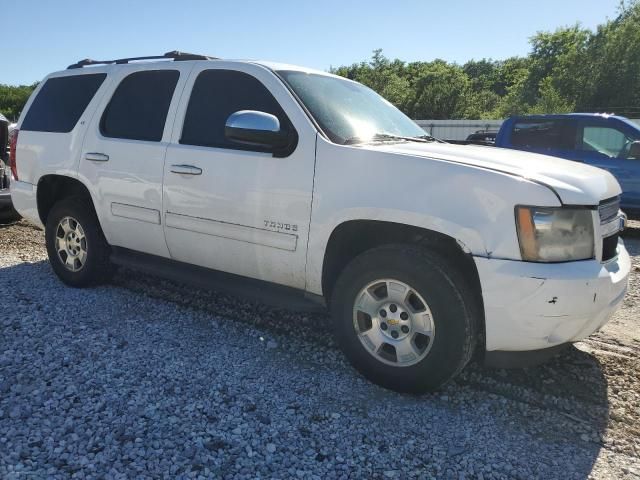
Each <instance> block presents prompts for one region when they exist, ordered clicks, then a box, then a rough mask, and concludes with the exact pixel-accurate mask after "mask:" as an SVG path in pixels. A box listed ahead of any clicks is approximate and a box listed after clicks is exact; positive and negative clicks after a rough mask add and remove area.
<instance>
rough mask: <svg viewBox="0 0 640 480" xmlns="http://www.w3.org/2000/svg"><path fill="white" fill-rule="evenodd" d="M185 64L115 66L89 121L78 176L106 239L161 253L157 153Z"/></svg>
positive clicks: (183, 78)
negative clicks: (90, 192) (93, 197)
mask: <svg viewBox="0 0 640 480" xmlns="http://www.w3.org/2000/svg"><path fill="white" fill-rule="evenodd" d="M191 65H192V64H182V63H178V62H173V63H170V64H168V65H167V67H166V68H161V69H160V68H158V64H155V65H143V64H142V65H141V64H139V65H126V66H123V67H120V68H119V69H116V70H115V72H114V74H113V78H112V79H111V90H110V92H109V93H107V94H106V95H105V96H104V98H103V101H102V103H101V105H100V106H99V108H98V110H97V112H96V114H95V115H94V116H93V118H92V120H91V125H90V126H89V128H88V131H87V135H86V137H85V141H84V145H83V148H82V153H81V156H80V166H79V175H80V177H81V178H82V179H83V180H84V182H85V183H87V184H88V185H89V186H90V187H91V188H92V190H93V192H95V195H96V197H97V198H96V201H97V205H96V209H97V211H98V217H99V218H100V223H101V225H102V229H103V230H104V233H105V236H106V238H107V241H108V242H109V243H110V244H111V245H116V246H120V247H125V248H129V249H132V250H137V251H140V252H145V253H150V254H154V255H160V256H163V257H168V256H169V252H168V249H167V245H166V242H165V240H164V232H163V227H162V221H161V210H162V175H163V165H164V157H165V153H166V149H167V144H168V140H169V137H170V134H171V128H172V122H171V121H167V119H172V118H173V117H174V112H175V109H176V107H177V104H178V101H179V94H180V92H181V91H182V87H183V85H184V83H185V81H186V77H187V75H188V72H189V70H190V69H191Z"/></svg>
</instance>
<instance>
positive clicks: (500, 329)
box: [474, 240, 631, 352]
mask: <svg viewBox="0 0 640 480" xmlns="http://www.w3.org/2000/svg"><path fill="white" fill-rule="evenodd" d="M474 260H475V262H476V266H477V268H478V274H479V276H480V283H481V286H482V296H483V300H484V308H485V327H486V350H487V351H489V352H491V351H496V350H498V351H530V350H541V349H547V348H550V347H554V346H556V345H560V344H563V343H568V342H577V341H579V340H582V339H583V338H585V337H587V336H589V335H591V334H592V333H593V332H595V331H597V330H598V329H600V328H601V327H602V326H603V325H604V324H605V323H606V322H607V321H608V320H609V318H610V317H611V316H612V315H613V313H614V312H615V311H616V309H617V308H618V306H619V305H620V304H621V302H622V300H623V298H624V295H625V293H626V291H627V281H628V278H629V272H630V270H631V260H630V259H629V254H628V253H627V250H626V249H625V248H624V243H623V241H622V240H619V242H618V255H617V257H616V258H614V259H612V260H610V261H608V262H606V263H600V262H598V261H596V260H587V261H581V262H567V263H531V262H521V261H513V260H499V259H490V258H484V257H474Z"/></svg>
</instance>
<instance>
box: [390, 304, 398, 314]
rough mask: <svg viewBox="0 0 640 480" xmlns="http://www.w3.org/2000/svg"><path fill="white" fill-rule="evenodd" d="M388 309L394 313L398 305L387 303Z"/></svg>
mask: <svg viewBox="0 0 640 480" xmlns="http://www.w3.org/2000/svg"><path fill="white" fill-rule="evenodd" d="M389 310H391V312H392V313H395V312H396V310H398V307H396V306H395V305H394V304H393V303H392V304H391V305H389Z"/></svg>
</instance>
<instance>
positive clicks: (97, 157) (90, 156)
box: [84, 152, 109, 162]
mask: <svg viewBox="0 0 640 480" xmlns="http://www.w3.org/2000/svg"><path fill="white" fill-rule="evenodd" d="M84 158H85V159H86V160H91V161H92V162H108V161H109V155H105V154H104V153H96V152H89V153H85V154H84Z"/></svg>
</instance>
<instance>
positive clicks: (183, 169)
mask: <svg viewBox="0 0 640 480" xmlns="http://www.w3.org/2000/svg"><path fill="white" fill-rule="evenodd" d="M171 172H172V173H179V174H180V175H202V169H201V168H198V167H194V166H193V165H171Z"/></svg>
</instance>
